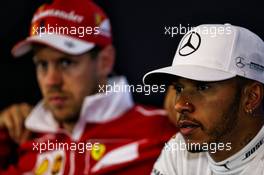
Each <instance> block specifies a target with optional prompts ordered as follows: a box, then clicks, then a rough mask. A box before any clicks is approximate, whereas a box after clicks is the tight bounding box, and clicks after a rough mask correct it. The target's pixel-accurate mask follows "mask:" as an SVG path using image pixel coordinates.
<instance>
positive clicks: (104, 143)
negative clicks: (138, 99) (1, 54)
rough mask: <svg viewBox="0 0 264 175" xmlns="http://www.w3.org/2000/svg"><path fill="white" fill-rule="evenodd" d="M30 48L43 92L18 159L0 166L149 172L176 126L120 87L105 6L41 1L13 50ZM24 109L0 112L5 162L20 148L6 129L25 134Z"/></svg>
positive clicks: (26, 170) (33, 170)
mask: <svg viewBox="0 0 264 175" xmlns="http://www.w3.org/2000/svg"><path fill="white" fill-rule="evenodd" d="M30 50H33V54H34V58H33V60H34V63H35V65H36V75H37V80H38V83H39V86H40V89H41V92H42V95H43V99H42V100H41V101H40V103H39V104H37V105H36V107H34V109H33V110H32V111H31V113H30V115H29V116H28V117H27V118H26V120H25V128H26V129H27V130H28V131H30V132H31V135H30V136H31V137H29V138H28V139H27V140H24V142H23V143H21V144H20V145H19V154H18V160H17V161H16V162H15V163H12V164H9V167H8V169H7V170H2V171H1V170H0V174H1V175H2V174H12V175H15V174H38V175H42V174H49V175H50V174H57V175H59V174H65V175H68V174H71V175H72V174H78V175H81V174H89V175H92V174H107V175H110V174H114V175H117V174H120V175H121V174H126V175H129V174H131V175H132V174H149V173H150V172H151V169H152V166H153V164H154V162H155V160H156V158H157V157H158V155H159V154H160V151H161V149H162V147H163V146H164V143H165V141H166V140H167V139H169V138H170V137H171V135H172V134H173V133H174V132H175V128H174V127H173V126H172V125H171V124H170V122H169V121H168V120H167V118H166V116H164V111H163V110H158V109H155V108H149V107H147V108H146V107H143V106H141V105H135V104H134V103H133V101H132V97H131V94H130V91H129V90H127V89H126V90H124V88H120V87H122V86H127V85H128V84H127V82H126V79H125V78H124V77H112V78H108V75H109V74H110V73H111V71H112V67H113V64H114V57H115V56H114V55H115V54H114V48H113V46H112V37H111V31H110V24H109V20H108V18H107V16H106V15H105V13H104V12H103V11H102V9H100V8H99V7H98V6H97V5H95V4H94V3H93V2H92V1H90V0H55V1H54V2H52V3H51V4H45V5H43V6H41V7H40V8H39V9H38V10H37V11H36V13H35V14H34V17H33V19H32V24H31V32H30V36H29V37H27V38H26V39H25V40H24V41H22V42H21V43H19V44H18V45H16V46H15V47H14V48H13V50H12V53H13V55H14V56H16V57H18V56H20V55H23V54H25V53H26V52H28V51H30ZM106 86H107V87H112V86H114V87H112V88H115V87H116V86H118V87H119V88H118V89H119V90H115V91H113V90H112V91H111V89H112V88H106ZM122 89H123V90H122ZM105 90H108V92H107V93H103V92H104V91H105ZM32 95H34V94H32ZM20 109H21V111H18V110H16V109H15V108H14V107H11V110H9V111H8V110H7V111H4V112H3V113H1V118H0V129H1V130H0V155H1V156H0V162H3V161H5V160H8V158H9V157H8V153H10V152H11V153H12V152H15V150H10V147H8V145H9V143H8V142H7V140H8V137H7V135H8V133H9V135H10V136H13V138H14V137H16V138H18V135H20V134H19V132H17V131H14V130H15V129H19V128H20V129H21V128H22V127H23V118H22V119H21V118H19V116H20V114H22V116H23V115H26V114H27V113H28V111H29V110H30V109H29V107H28V106H26V105H22V106H21V108H20ZM10 111H11V112H10ZM12 111H13V112H12ZM14 113H15V114H14ZM18 113H20V114H18ZM23 113H24V114H23ZM12 114H14V115H13V116H12ZM12 119H14V120H13V121H12ZM12 123H13V124H12ZM21 125H22V127H21ZM12 126H13V127H12ZM5 145H7V146H6V147H5ZM6 154H7V155H6ZM1 166H3V164H1V165H0V167H1Z"/></svg>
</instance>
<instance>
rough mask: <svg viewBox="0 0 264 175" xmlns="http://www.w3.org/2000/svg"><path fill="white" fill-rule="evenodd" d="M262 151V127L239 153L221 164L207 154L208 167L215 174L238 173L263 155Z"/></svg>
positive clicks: (263, 147) (263, 131)
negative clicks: (259, 155)
mask: <svg viewBox="0 0 264 175" xmlns="http://www.w3.org/2000/svg"><path fill="white" fill-rule="evenodd" d="M263 150H264V126H262V128H261V130H260V131H259V132H258V134H257V135H256V136H255V137H254V138H253V139H252V140H251V141H250V142H249V143H248V144H247V145H246V146H245V147H244V148H243V149H242V150H240V151H239V152H237V153H236V154H234V155H233V156H231V157H229V158H227V159H226V160H223V161H221V162H215V161H214V160H213V159H212V158H211V157H210V155H209V153H207V157H208V160H209V166H210V168H211V170H212V171H213V172H214V173H216V174H225V173H239V172H240V171H242V170H243V169H244V168H245V167H246V166H247V165H248V164H249V162H250V161H252V160H253V159H254V158H255V157H256V156H257V155H258V154H262V155H263Z"/></svg>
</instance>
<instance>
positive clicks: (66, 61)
mask: <svg viewBox="0 0 264 175" xmlns="http://www.w3.org/2000/svg"><path fill="white" fill-rule="evenodd" d="M59 63H60V66H61V67H62V68H64V69H65V68H68V67H70V66H71V65H72V64H73V63H74V62H73V61H72V60H71V59H69V58H62V59H60V62H59Z"/></svg>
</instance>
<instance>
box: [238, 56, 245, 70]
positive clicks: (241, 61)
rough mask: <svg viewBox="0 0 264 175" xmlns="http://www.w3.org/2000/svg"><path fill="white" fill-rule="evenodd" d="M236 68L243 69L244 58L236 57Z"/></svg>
mask: <svg viewBox="0 0 264 175" xmlns="http://www.w3.org/2000/svg"><path fill="white" fill-rule="evenodd" d="M236 66H237V67H239V68H243V67H245V63H244V58H242V57H237V58H236Z"/></svg>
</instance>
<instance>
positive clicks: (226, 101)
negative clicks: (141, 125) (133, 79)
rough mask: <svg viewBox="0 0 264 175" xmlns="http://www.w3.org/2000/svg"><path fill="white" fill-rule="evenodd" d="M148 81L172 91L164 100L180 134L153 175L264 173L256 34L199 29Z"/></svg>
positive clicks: (261, 46)
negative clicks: (165, 85) (172, 88)
mask: <svg viewBox="0 0 264 175" xmlns="http://www.w3.org/2000/svg"><path fill="white" fill-rule="evenodd" d="M144 82H145V83H147V84H151V83H155V84H156V83H165V84H170V85H172V86H173V87H174V90H173V91H174V93H172V92H170V93H169V94H170V97H169V98H174V100H171V99H169V100H167V102H168V103H170V104H169V105H170V106H169V107H168V109H171V111H170V114H171V115H174V117H175V119H173V120H172V121H175V124H176V125H177V126H178V127H179V130H180V132H179V133H177V134H176V135H175V137H174V138H172V139H171V140H170V141H169V142H168V143H167V144H166V145H165V147H164V149H163V151H162V153H161V155H160V157H159V158H158V160H157V161H156V163H155V165H154V168H153V171H152V174H153V175H198V174H199V175H227V174H228V175H231V174H232V175H249V174H252V175H253V174H254V175H263V174H264V144H263V143H264V128H263V123H264V113H263V95H264V94H263V93H264V91H263V84H264V43H263V41H262V40H261V39H260V38H259V37H258V36H257V35H256V34H254V33H252V32H251V31H249V30H247V29H245V28H242V27H238V26H232V25H229V24H226V25H200V26H198V27H196V28H194V29H192V30H191V31H189V32H188V33H187V34H186V35H185V36H184V37H183V38H182V40H181V42H180V44H179V46H178V49H177V51H176V54H175V57H174V60H173V63H172V66H169V67H166V68H161V69H158V70H154V71H152V72H149V73H148V74H146V75H145V76H144ZM167 105H168V104H167ZM171 106H173V107H174V108H171Z"/></svg>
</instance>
